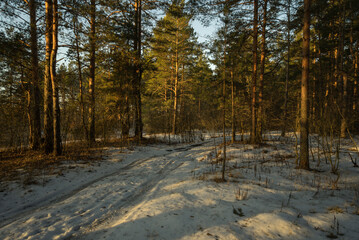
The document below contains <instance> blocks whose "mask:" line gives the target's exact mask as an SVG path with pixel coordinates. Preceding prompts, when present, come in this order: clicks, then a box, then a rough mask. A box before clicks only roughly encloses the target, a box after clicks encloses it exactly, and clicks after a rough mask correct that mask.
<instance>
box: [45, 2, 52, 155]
mask: <svg viewBox="0 0 359 240" xmlns="http://www.w3.org/2000/svg"><path fill="white" fill-rule="evenodd" d="M52 13H53V12H52V0H46V1H45V21H46V23H45V24H46V31H45V41H46V53H45V82H44V151H45V153H47V154H48V153H51V152H53V150H54V122H53V103H52V83H51V63H50V62H51V51H52V20H53V17H52Z"/></svg>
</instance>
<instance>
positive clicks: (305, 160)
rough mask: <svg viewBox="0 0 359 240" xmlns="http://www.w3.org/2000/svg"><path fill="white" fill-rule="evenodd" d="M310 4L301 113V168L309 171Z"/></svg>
mask: <svg viewBox="0 0 359 240" xmlns="http://www.w3.org/2000/svg"><path fill="white" fill-rule="evenodd" d="M310 3H311V0H304V17H303V24H304V25H303V59H302V81H301V111H300V113H301V114H300V161H299V168H301V169H309V144H308V135H309V123H308V115H309V102H308V85H309V84H308V83H309V50H310V49H309V47H310Z"/></svg>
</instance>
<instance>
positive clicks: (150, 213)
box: [0, 136, 359, 240]
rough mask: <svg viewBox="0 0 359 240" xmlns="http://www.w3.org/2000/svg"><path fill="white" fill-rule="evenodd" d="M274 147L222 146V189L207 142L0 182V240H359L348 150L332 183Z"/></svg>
mask: <svg viewBox="0 0 359 240" xmlns="http://www.w3.org/2000/svg"><path fill="white" fill-rule="evenodd" d="M278 139H279V137H277V136H274V137H273V136H272V140H270V141H266V144H265V145H262V146H252V145H243V144H239V143H237V144H232V145H229V146H228V148H227V157H228V159H229V160H228V162H227V171H226V178H227V181H226V182H221V181H219V179H220V177H221V166H222V163H221V162H218V161H217V160H218V159H219V158H220V157H221V149H220V147H219V144H220V143H221V140H220V139H215V138H213V139H209V140H208V139H207V140H205V141H204V142H201V143H195V144H177V145H170V146H169V145H151V146H146V147H136V148H135V149H134V150H131V151H130V150H126V151H125V152H122V151H120V149H114V148H110V149H108V150H107V153H108V157H107V158H106V160H104V161H102V162H95V163H94V164H91V165H89V164H83V165H81V164H77V166H63V171H61V173H59V174H57V175H53V176H42V177H41V179H40V178H39V179H38V181H37V182H38V183H39V184H38V185H29V186H22V185H21V184H20V183H16V182H14V183H1V184H2V188H1V189H2V191H1V192H0V239H94V240H95V239H96V240H97V239H328V238H338V239H359V228H358V226H359V210H358V209H359V168H354V167H353V164H352V162H351V161H350V158H349V155H348V153H349V152H351V153H352V157H353V158H355V157H356V158H359V157H358V155H357V153H354V149H352V147H353V146H352V144H351V142H350V141H344V142H343V144H342V150H341V154H340V164H339V175H335V174H332V173H330V165H329V164H326V163H325V160H324V155H323V153H320V154H319V156H321V163H320V165H319V166H318V167H317V159H316V157H317V156H318V154H317V152H316V148H315V147H314V148H313V156H314V158H315V160H316V162H311V163H310V164H311V166H312V167H313V168H315V169H316V170H318V171H303V170H297V169H295V158H296V156H295V147H294V146H295V145H294V143H293V138H286V139H281V140H280V141H279V140H278ZM313 146H314V144H313ZM333 159H334V156H333ZM358 160H359V159H358ZM338 176H339V177H338Z"/></svg>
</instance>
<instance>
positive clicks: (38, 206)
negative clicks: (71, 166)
mask: <svg viewBox="0 0 359 240" xmlns="http://www.w3.org/2000/svg"><path fill="white" fill-rule="evenodd" d="M172 153H173V152H170V153H166V154H163V155H155V156H152V157H148V158H144V159H138V160H136V161H133V162H131V163H129V164H127V165H126V166H124V167H122V168H120V169H118V170H116V171H114V172H112V173H109V174H106V175H104V176H101V177H98V178H96V179H94V180H92V181H89V182H87V183H85V184H82V185H81V186H79V187H78V188H75V189H74V190H72V191H70V192H69V193H66V194H63V195H61V196H60V197H59V196H55V197H53V198H52V199H51V200H48V201H47V202H46V203H44V202H43V201H42V199H41V200H39V201H37V202H35V203H31V204H28V205H25V206H23V207H22V208H21V209H17V211H21V212H19V213H17V214H14V215H12V216H11V217H8V218H6V216H5V215H4V214H2V215H1V216H0V218H1V219H2V220H1V223H0V229H1V228H3V227H6V226H7V225H9V224H11V223H13V222H15V221H16V220H18V219H21V218H23V217H26V216H28V215H31V214H32V213H34V212H36V211H39V210H42V209H45V208H48V207H50V206H52V205H55V204H58V203H60V202H63V201H65V200H66V199H69V198H71V197H73V196H74V195H76V194H77V193H79V192H81V191H82V190H84V189H86V188H88V187H90V186H91V185H93V184H95V183H97V182H100V181H102V180H104V179H106V178H108V177H112V176H114V175H118V174H121V173H122V172H123V171H126V170H130V169H132V168H134V167H139V166H140V165H141V164H143V163H145V162H147V161H150V160H152V159H155V158H159V157H165V156H167V155H170V154H172ZM6 214H7V215H8V214H9V213H8V212H7V213H6Z"/></svg>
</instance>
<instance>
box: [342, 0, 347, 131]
mask: <svg viewBox="0 0 359 240" xmlns="http://www.w3.org/2000/svg"><path fill="white" fill-rule="evenodd" d="M342 11H343V12H342V17H341V18H342V19H341V26H340V52H341V54H340V78H341V84H342V86H343V88H342V94H341V95H342V97H341V108H342V111H341V124H340V137H342V138H345V137H346V136H347V111H348V104H347V103H348V76H347V74H346V73H344V56H343V55H344V32H345V3H344V4H343V10H342Z"/></svg>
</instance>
